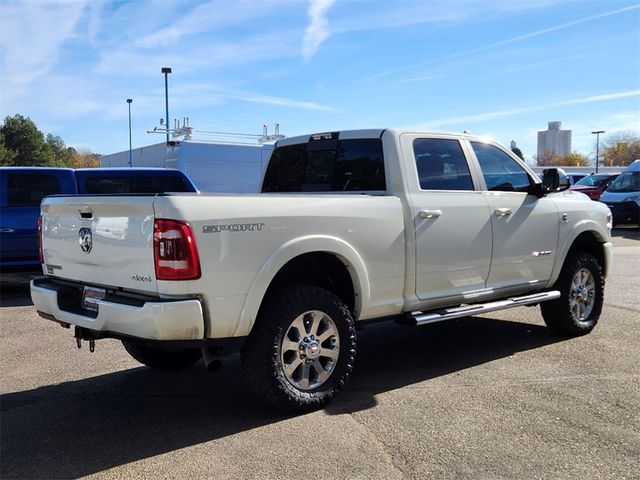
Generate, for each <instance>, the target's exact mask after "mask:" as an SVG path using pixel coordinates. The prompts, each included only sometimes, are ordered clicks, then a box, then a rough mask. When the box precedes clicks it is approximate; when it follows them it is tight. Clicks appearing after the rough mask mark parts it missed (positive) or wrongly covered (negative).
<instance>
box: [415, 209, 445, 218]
mask: <svg viewBox="0 0 640 480" xmlns="http://www.w3.org/2000/svg"><path fill="white" fill-rule="evenodd" d="M441 215H442V210H420V218H426V219H431V218H438V217H439V216H441Z"/></svg>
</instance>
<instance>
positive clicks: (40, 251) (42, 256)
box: [32, 215, 44, 263]
mask: <svg viewBox="0 0 640 480" xmlns="http://www.w3.org/2000/svg"><path fill="white" fill-rule="evenodd" d="M32 245H33V244H32ZM38 256H39V257H40V263H44V252H43V251H42V215H40V216H39V217H38Z"/></svg>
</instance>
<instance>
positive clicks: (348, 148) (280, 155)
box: [262, 138, 386, 192]
mask: <svg viewBox="0 0 640 480" xmlns="http://www.w3.org/2000/svg"><path fill="white" fill-rule="evenodd" d="M318 145H322V144H320V143H313V142H311V143H309V144H306V143H302V144H296V145H288V146H284V147H277V148H276V149H275V150H274V151H273V154H272V155H271V159H270V160H269V166H268V167H267V172H266V174H265V178H264V183H263V185H262V191H263V192H354V191H384V190H386V185H385V178H384V158H383V156H382V140H380V139H379V138H367V139H354V140H338V141H337V142H335V141H331V142H326V143H325V144H324V145H325V146H326V148H318Z"/></svg>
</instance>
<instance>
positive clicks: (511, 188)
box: [471, 142, 529, 192]
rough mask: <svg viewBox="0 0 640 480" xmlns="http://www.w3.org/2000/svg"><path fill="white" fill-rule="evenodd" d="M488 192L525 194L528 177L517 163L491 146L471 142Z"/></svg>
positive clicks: (527, 187)
mask: <svg viewBox="0 0 640 480" xmlns="http://www.w3.org/2000/svg"><path fill="white" fill-rule="evenodd" d="M471 145H472V146H473V151H474V152H475V153H476V157H478V162H479V163H480V168H482V174H483V175H484V181H485V182H486V184H487V189H488V190H494V191H501V192H527V191H528V190H529V175H528V174H527V172H526V171H525V169H524V168H522V167H521V166H520V165H519V164H518V162H516V161H515V160H514V159H513V158H511V157H510V156H509V155H507V154H506V153H505V152H503V151H502V150H500V149H499V148H497V147H494V146H493V145H488V144H486V143H479V142H471Z"/></svg>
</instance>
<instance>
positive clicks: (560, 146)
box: [538, 122, 571, 158]
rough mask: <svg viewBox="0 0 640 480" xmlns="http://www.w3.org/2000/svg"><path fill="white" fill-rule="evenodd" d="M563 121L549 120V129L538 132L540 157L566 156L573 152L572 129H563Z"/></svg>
mask: <svg viewBox="0 0 640 480" xmlns="http://www.w3.org/2000/svg"><path fill="white" fill-rule="evenodd" d="M561 127H562V122H549V127H548V129H547V130H543V131H541V132H538V158H543V157H546V156H549V155H557V156H560V157H564V156H565V155H569V154H570V153H571V130H561V129H560V128H561Z"/></svg>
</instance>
